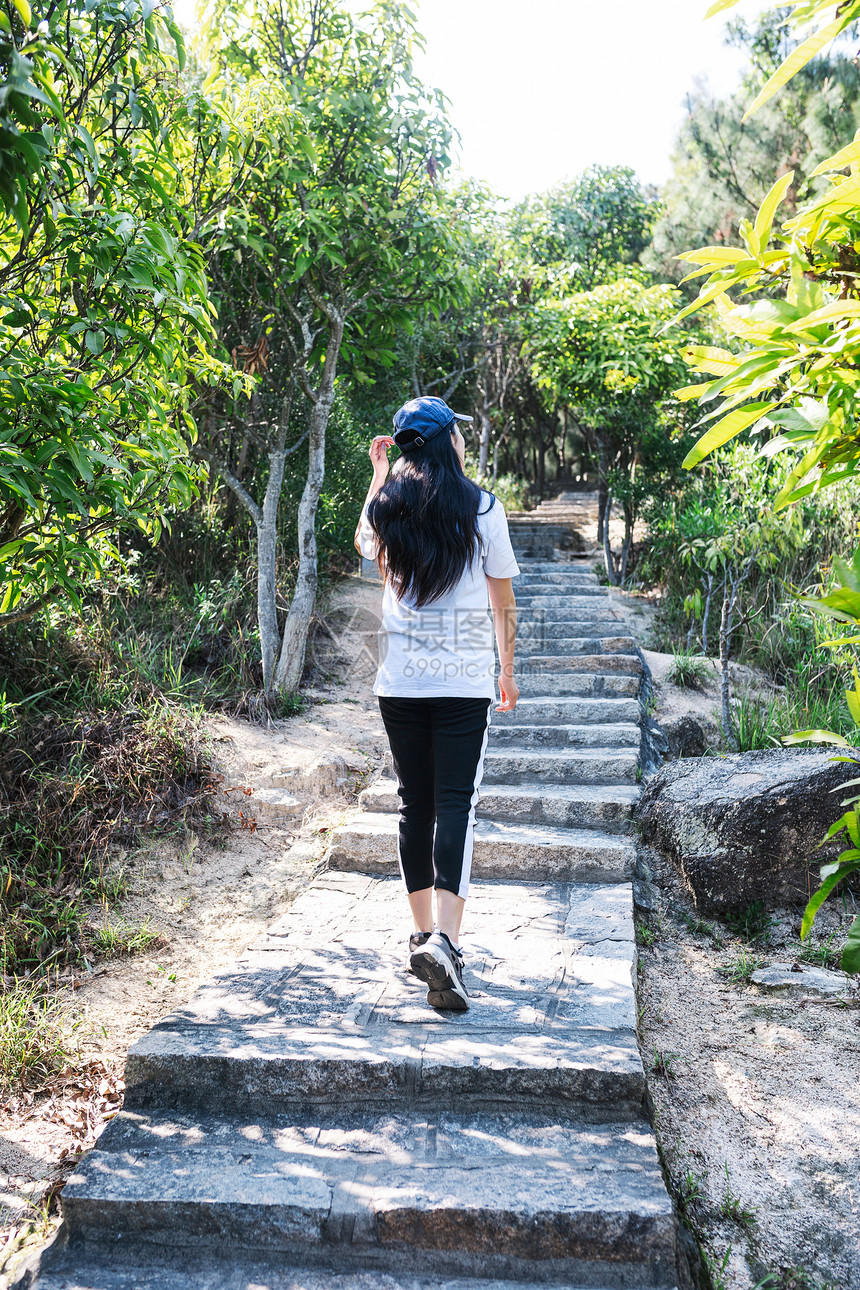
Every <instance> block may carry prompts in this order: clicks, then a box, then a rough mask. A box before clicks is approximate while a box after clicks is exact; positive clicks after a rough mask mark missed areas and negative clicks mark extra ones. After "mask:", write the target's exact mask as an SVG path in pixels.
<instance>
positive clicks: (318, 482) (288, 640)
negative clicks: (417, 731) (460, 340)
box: [275, 318, 344, 694]
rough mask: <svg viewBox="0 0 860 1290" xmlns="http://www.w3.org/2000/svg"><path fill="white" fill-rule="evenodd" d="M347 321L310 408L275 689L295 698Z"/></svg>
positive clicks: (337, 331) (330, 349)
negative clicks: (295, 552) (291, 585)
mask: <svg viewBox="0 0 860 1290" xmlns="http://www.w3.org/2000/svg"><path fill="white" fill-rule="evenodd" d="M343 327H344V320H343V319H342V318H337V319H336V320H333V321H332V322H331V332H330V335H329V342H328V345H327V346H326V357H325V365H324V367H323V375H322V378H321V380H320V383H319V386H318V388H317V392H316V401H315V403H314V404H313V406H312V408H311V415H310V434H309V436H308V477H307V480H306V481H305V486H304V490H303V492H302V500H301V501H300V503H299V515H298V536H299V571H298V574H297V576H296V586H295V590H294V592H293V598H292V600H291V601H290V609H289V613H288V614H287V621H286V623H285V625H284V637H283V640H282V642H281V653H280V657H279V658H278V665H277V667H276V669H275V689H276V690H279V691H282V692H283V693H287V694H291V693H293V691H295V690H297V689H298V687H299V683H300V681H301V679H302V672H303V671H304V666H305V654H306V652H307V645H308V631H309V629H310V625H311V618H312V617H313V612H314V607H315V605H316V597H317V534H316V518H317V507H318V506H319V500H320V493H321V492H322V486H323V481H324V479H325V436H326V429H327V427H328V419H329V415H330V413H331V409H332V404H333V403H334V381H335V375H336V373H337V360H338V356H339V354H340V344H341V340H342V338H343Z"/></svg>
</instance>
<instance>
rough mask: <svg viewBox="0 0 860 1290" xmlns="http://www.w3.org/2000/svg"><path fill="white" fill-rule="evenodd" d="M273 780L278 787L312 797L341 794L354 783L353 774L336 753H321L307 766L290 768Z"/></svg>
mask: <svg viewBox="0 0 860 1290" xmlns="http://www.w3.org/2000/svg"><path fill="white" fill-rule="evenodd" d="M273 778H274V779H275V780H276V782H277V784H278V785H279V786H284V787H287V788H291V789H293V790H294V791H295V792H299V793H311V794H313V795H314V796H325V795H327V794H331V793H337V792H342V791H344V790H346V789H348V788H350V787H351V786H352V784H353V782H354V774H353V771H352V770H351V768H350V766H349V764H348V763H347V761H346V758H345V757H342V756H340V755H339V754H338V753H322V754H320V756H319V757H316V758H314V760H313V761H312V762H311V763H310V765H309V766H304V767H296V768H294V769H293V768H291V769H290V770H285V771H283V772H281V773H280V774H278V775H276V776H274V777H273Z"/></svg>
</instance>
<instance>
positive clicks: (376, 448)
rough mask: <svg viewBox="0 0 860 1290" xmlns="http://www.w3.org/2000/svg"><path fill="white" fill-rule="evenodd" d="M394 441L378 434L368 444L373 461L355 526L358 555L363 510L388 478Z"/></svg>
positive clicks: (359, 551)
mask: <svg viewBox="0 0 860 1290" xmlns="http://www.w3.org/2000/svg"><path fill="white" fill-rule="evenodd" d="M393 443H394V440H393V439H392V438H391V435H387V434H378V435H377V436H376V438H375V439H374V440H373V442H372V443H371V445H370V460H371V461H372V462H373V479H372V480H371V481H370V488H368V490H367V496H366V497H365V499H364V505H363V506H362V508H361V515H360V516H359V517H358V524H357V525H356V527H355V538H354V546H355V549H356V551H357V552H358V554H359V555H361V544H360V542H359V540H358V536H359V534H360V532H361V524H362V521H363V519H364V512H365V511H366V510H367V508H368V506H369V505H370V503H371V502H372V501H373V499H374V497H375V496H376V494H377V493H378V492H379V490H380V488H381V487H382V485H383V484H384V483H385V481H386V479H387V478H388V449H389V448H390V447H391V445H392V444H393Z"/></svg>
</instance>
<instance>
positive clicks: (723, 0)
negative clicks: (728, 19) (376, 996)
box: [705, 0, 738, 18]
mask: <svg viewBox="0 0 860 1290" xmlns="http://www.w3.org/2000/svg"><path fill="white" fill-rule="evenodd" d="M737 3H738V0H714V3H713V4H712V5H711V7H710V9H709V10H708V11H707V13H706V14H705V17H706V18H713V16H714V14H717V13H722V12H723V11H724V10H725V9H733V8H734V7H735V5H736V4H737Z"/></svg>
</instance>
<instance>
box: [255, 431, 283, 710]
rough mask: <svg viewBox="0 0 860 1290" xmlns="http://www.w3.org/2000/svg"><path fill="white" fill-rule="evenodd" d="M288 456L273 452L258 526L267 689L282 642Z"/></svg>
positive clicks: (260, 613)
mask: <svg viewBox="0 0 860 1290" xmlns="http://www.w3.org/2000/svg"><path fill="white" fill-rule="evenodd" d="M286 460H287V456H286V453H285V452H284V451H283V450H276V451H275V452H272V453H270V454H269V479H268V482H267V484H266V494H265V497H264V498H263V509H262V513H261V514H260V515H259V516H258V518H257V521H256V527H257V623H258V625H259V628H260V652H261V654H262V659H263V689H264V691H265V692H266V694H268V693H269V691H270V690H271V688H272V680H273V677H274V672H275V664H276V663H277V661H278V652H279V650H280V645H281V635H280V632H279V630H278V607H277V599H276V597H277V554H278V503H279V502H280V500H281V485H282V484H283V482H284V465H285V463H286Z"/></svg>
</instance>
